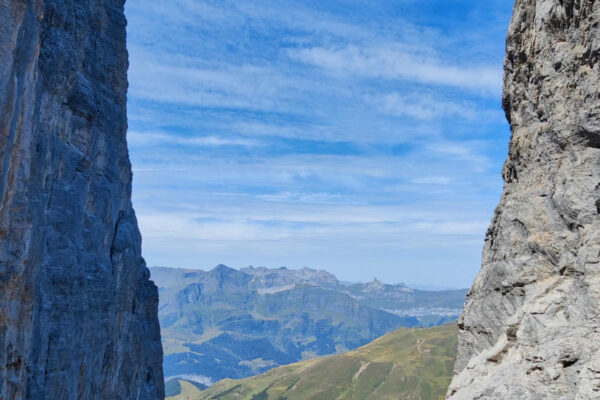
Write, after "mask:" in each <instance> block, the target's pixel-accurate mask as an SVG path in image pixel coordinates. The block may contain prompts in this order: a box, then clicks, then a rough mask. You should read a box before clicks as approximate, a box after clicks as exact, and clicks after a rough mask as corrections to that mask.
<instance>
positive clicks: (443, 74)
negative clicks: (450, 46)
mask: <svg viewBox="0 0 600 400" xmlns="http://www.w3.org/2000/svg"><path fill="white" fill-rule="evenodd" d="M402 47H403V46H401V45H397V44H388V45H378V46H377V47H373V46H365V47H358V46H355V45H349V46H346V47H343V48H323V47H313V48H306V49H299V50H290V55H291V56H292V57H293V58H295V59H298V60H300V61H303V62H306V63H309V64H313V65H315V66H318V67H321V68H324V69H327V70H329V71H331V72H332V73H336V74H344V75H358V76H361V77H369V78H381V79H390V80H409V81H410V80H414V81H416V82H419V83H423V84H431V85H443V86H451V87H457V88H461V89H469V90H475V91H478V92H481V93H484V94H491V95H494V96H497V95H498V94H499V93H500V92H501V88H502V68H501V67H500V66H486V65H483V66H478V65H469V64H467V65H457V64H450V63H445V62H443V61H441V60H439V59H437V58H435V57H432V56H428V55H424V54H421V53H422V51H414V50H413V51H411V49H403V48H402Z"/></svg>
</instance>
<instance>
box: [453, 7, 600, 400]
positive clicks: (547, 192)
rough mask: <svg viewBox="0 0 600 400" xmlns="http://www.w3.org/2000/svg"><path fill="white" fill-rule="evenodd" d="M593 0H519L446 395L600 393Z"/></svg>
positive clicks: (599, 44)
mask: <svg viewBox="0 0 600 400" xmlns="http://www.w3.org/2000/svg"><path fill="white" fill-rule="evenodd" d="M599 24H600V2H597V1H593V0H517V1H516V4H515V8H514V14H513V18H512V21H511V24H510V28H509V31H508V38H507V55H506V61H505V83H504V98H503V105H504V109H505V111H506V115H507V118H508V120H509V121H510V123H511V128H512V139H511V143H510V150H509V157H508V160H507V162H506V164H505V167H504V171H503V176H504V180H505V188H504V194H503V196H502V199H501V202H500V205H499V206H498V208H497V210H496V214H495V216H494V219H493V221H492V225H491V227H490V229H489V231H488V233H487V237H486V242H485V248H484V253H483V263H482V264H483V265H482V269H481V272H480V274H479V276H478V277H477V279H476V280H475V283H474V285H473V287H472V289H471V291H470V294H469V297H468V301H467V304H466V307H465V309H464V311H463V314H462V317H461V319H460V320H459V327H460V334H459V349H458V359H457V363H456V375H455V377H454V380H453V382H452V384H451V387H450V389H449V392H448V394H449V397H450V398H451V399H593V398H600V351H599V350H600V308H599V304H598V301H599V300H600V216H599V213H600V100H599V99H600V93H599V89H600V64H599V59H600V26H599Z"/></svg>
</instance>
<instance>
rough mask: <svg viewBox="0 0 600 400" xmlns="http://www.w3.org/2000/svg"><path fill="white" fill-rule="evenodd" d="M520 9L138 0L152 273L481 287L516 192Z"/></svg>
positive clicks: (133, 0) (141, 191) (135, 104)
mask: <svg viewBox="0 0 600 400" xmlns="http://www.w3.org/2000/svg"><path fill="white" fill-rule="evenodd" d="M511 9H512V2H509V1H506V0H503V1H497V0H488V1H485V2H482V1H472V0H471V1H463V0H431V1H429V0H379V1H373V0H370V1H363V0H352V1H351V0H344V1H341V0H328V1H322V0H320V1H313V0H304V1H287V0H277V1H274V0H268V1H267V0H252V1H248V0H237V1H227V0H225V1H223V0H221V1H213V0H171V1H169V2H162V1H151V2H148V1H143V0H128V1H127V5H126V13H127V17H128V20H129V25H128V30H129V33H128V46H129V52H130V71H129V79H130V88H129V103H128V108H129V133H128V140H129V146H130V154H131V160H132V163H133V170H134V192H133V193H134V206H135V208H136V211H137V214H138V219H139V223H140V228H141V230H142V235H143V239H144V242H143V252H144V256H145V258H146V260H147V262H148V264H149V265H163V266H172V267H186V268H202V269H207V268H210V267H212V266H213V265H216V264H218V263H224V264H227V265H230V266H233V267H244V266H248V265H254V266H269V267H279V266H288V267H290V268H299V267H303V266H308V267H312V268H322V269H326V270H328V271H330V272H332V273H335V274H336V275H337V276H338V277H339V278H340V279H344V280H352V281H368V280H371V279H372V278H373V277H377V278H379V279H380V280H383V281H386V282H409V283H417V284H428V285H437V286H453V287H467V286H470V284H471V281H472V279H473V278H474V276H475V275H476V273H477V271H478V270H479V265H480V258H481V249H482V245H483V239H484V234H485V231H486V229H487V226H488V224H489V222H490V220H491V217H492V213H493V210H494V207H495V206H496V204H497V202H498V200H499V197H500V194H501V190H502V180H501V176H500V172H501V169H502V164H503V162H504V159H505V157H506V153H507V146H508V140H509V136H510V131H509V127H508V125H507V123H506V121H505V119H504V114H503V112H502V110H501V107H500V103H501V85H502V60H503V56H504V37H505V32H506V28H507V26H508V22H509V18H510V12H511Z"/></svg>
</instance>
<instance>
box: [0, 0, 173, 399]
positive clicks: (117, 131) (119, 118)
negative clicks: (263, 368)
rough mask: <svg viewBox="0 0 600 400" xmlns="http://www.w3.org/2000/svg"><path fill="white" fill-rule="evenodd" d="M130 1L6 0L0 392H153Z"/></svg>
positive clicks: (1, 63) (45, 395)
mask: <svg viewBox="0 0 600 400" xmlns="http://www.w3.org/2000/svg"><path fill="white" fill-rule="evenodd" d="M123 3H124V1H123V0H0V196H1V197H0V399H3V400H13V399H158V398H162V395H163V382H162V381H163V376H162V369H161V362H162V350H161V344H160V332H159V325H158V320H157V302H158V295H157V290H156V287H155V286H154V284H153V283H152V282H151V281H149V279H148V278H149V273H148V270H147V269H146V267H145V265H144V261H143V259H142V258H141V255H140V252H141V250H140V248H141V237H140V234H139V231H138V228H137V222H136V218H135V214H134V212H133V209H132V207H131V168H130V164H129V159H128V153H127V145H126V140H125V134H126V129H127V122H126V90H127V51H126V48H125V26H126V21H125V17H124V13H123Z"/></svg>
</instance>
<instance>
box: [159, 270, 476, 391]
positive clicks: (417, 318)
mask: <svg viewBox="0 0 600 400" xmlns="http://www.w3.org/2000/svg"><path fill="white" fill-rule="evenodd" d="M150 270H151V273H152V278H153V279H154V281H155V282H156V284H157V286H158V287H159V296H160V304H159V319H160V324H161V333H162V341H163V349H164V354H165V357H164V373H165V377H166V379H165V380H166V381H167V383H169V381H172V380H173V379H183V380H187V381H190V382H193V383H196V384H200V385H207V386H210V385H212V384H213V383H215V382H217V381H219V380H222V379H226V378H230V379H240V378H246V377H250V376H254V375H258V374H262V373H264V372H266V371H268V370H270V369H272V368H275V367H278V366H281V365H287V364H291V363H295V362H298V361H303V360H308V359H313V358H316V357H319V356H324V355H331V354H338V353H343V352H347V351H351V350H354V349H357V348H359V347H361V346H363V345H365V344H367V343H369V342H372V341H373V340H375V339H377V338H379V337H381V336H382V335H385V334H387V333H389V332H392V331H394V330H396V329H398V328H403V327H404V328H412V327H432V326H438V325H442V324H445V323H447V322H451V321H454V320H456V319H457V317H458V315H459V314H460V311H461V309H462V306H463V303H464V301H465V296H466V293H467V290H466V289H462V290H444V291H423V290H416V289H412V288H409V287H408V286H406V285H404V284H395V285H390V284H384V283H382V282H379V281H378V280H376V279H375V280H373V281H372V282H369V283H347V282H341V281H339V280H338V279H337V278H336V277H335V276H334V275H332V274H330V273H328V272H326V271H317V270H313V269H309V268H303V269H300V270H291V269H287V268H285V267H283V268H279V269H268V268H264V267H261V268H254V267H248V268H243V269H241V270H236V269H233V268H229V267H227V266H224V265H219V266H217V267H215V268H213V269H212V270H210V271H202V270H189V269H173V268H163V267H155V268H151V269H150Z"/></svg>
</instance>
